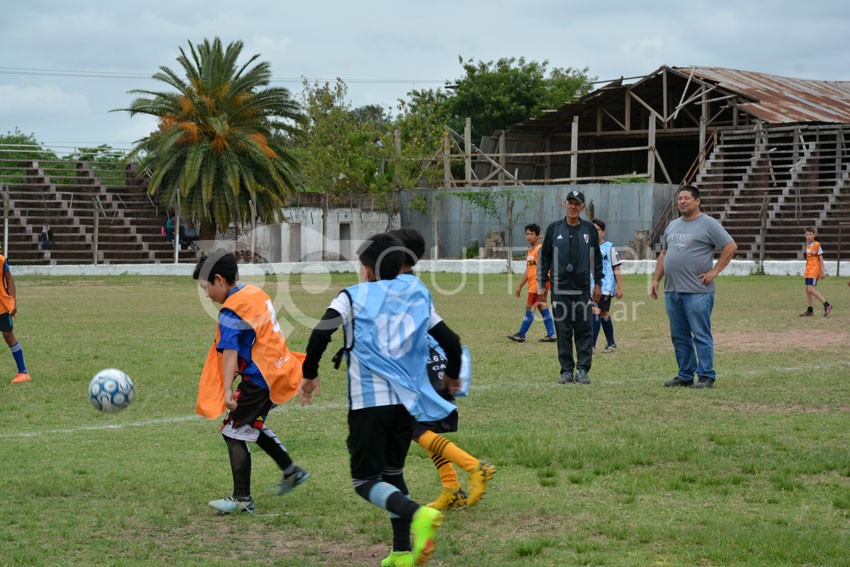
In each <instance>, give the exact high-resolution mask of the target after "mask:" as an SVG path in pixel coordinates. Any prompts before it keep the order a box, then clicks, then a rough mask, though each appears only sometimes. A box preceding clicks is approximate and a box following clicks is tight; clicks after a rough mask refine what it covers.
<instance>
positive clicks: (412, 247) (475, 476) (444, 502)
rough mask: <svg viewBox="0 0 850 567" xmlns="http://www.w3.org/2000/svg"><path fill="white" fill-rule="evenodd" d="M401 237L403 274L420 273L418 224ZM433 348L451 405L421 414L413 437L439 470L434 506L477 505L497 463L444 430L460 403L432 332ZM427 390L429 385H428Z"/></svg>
mask: <svg viewBox="0 0 850 567" xmlns="http://www.w3.org/2000/svg"><path fill="white" fill-rule="evenodd" d="M390 234H391V235H393V236H395V237H396V238H398V239H399V240H400V241H401V243H402V245H403V246H404V248H405V249H404V264H403V265H402V269H401V275H399V277H416V276H415V275H414V274H413V267H414V266H415V265H416V263H417V262H418V261H419V258H421V257H422V255H423V254H424V253H425V238H424V237H423V236H422V233H421V232H419V231H418V230H416V229H415V228H401V229H398V230H393V231H392V232H390ZM428 338H429V339H430V341H429V346H430V352H429V355H430V356H429V359H428V378H429V382H430V385H431V389H432V390H433V391H434V392H432V395H433V393H436V394H437V395H439V396H440V397H441V398H442V399H444V400H446V401H447V402H449V405H447V406H444V407H442V408H440V411H438V412H437V414H436V415H435V416H433V417H431V418H428V417H421V418H419V419H417V421H416V425H415V427H414V429H413V440H414V441H416V442H417V443H418V444H419V446H421V447H422V448H423V449H425V450H426V451H427V452H428V455H429V456H430V457H431V460H432V461H433V463H434V466H435V467H437V472H438V473H439V475H440V482H441V484H442V486H443V490H442V492H441V493H440V495H439V496H438V497H437V498H436V500H434V501H433V502H431V503H429V504H428V506H429V507H430V508H434V509H437V510H448V509H457V508H463V507H464V506H467V505H469V506H475V505H476V504H478V502H479V501H480V500H481V497H482V496H484V492H485V491H486V490H487V483H488V482H490V479H491V478H493V475H494V474H496V467H494V466H493V465H491V464H489V463H486V462H484V461H479V460H478V459H476V458H475V457H473V456H472V455H470V454H469V453H467V452H466V451H464V450H463V449H461V448H460V447H458V446H457V445H455V444H454V443H452V442H451V441H449V440H448V439H447V438H446V437H444V436H443V435H440V434H441V433H450V432H453V431H457V422H458V414H457V406H455V397H454V395H453V394H452V393H451V392H450V391H449V390H448V388H446V387H445V385H444V384H443V376H444V375H445V371H446V368H447V365H448V361H447V359H446V357H445V354H444V353H443V352H442V349H441V348H440V347H439V345H438V344H437V343H436V341H434V340H433V339H432V338H431V335H428ZM426 391H427V387H426ZM454 465H457V466H459V467H460V468H462V469H463V470H465V471H466V472H467V473H468V474H469V483H468V488H469V495H468V496H467V493H466V492H464V490H463V489H462V488H461V487H460V481H459V480H458V477H457V472H456V471H455V468H454Z"/></svg>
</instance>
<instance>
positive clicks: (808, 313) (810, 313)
mask: <svg viewBox="0 0 850 567" xmlns="http://www.w3.org/2000/svg"><path fill="white" fill-rule="evenodd" d="M812 315H814V313H812V312H811V311H803V312H802V313H800V317H811V316H812Z"/></svg>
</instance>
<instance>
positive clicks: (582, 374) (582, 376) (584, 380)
mask: <svg viewBox="0 0 850 567" xmlns="http://www.w3.org/2000/svg"><path fill="white" fill-rule="evenodd" d="M576 382H578V383H579V384H590V378H588V377H587V370H584V369H582V368H579V369H577V370H576Z"/></svg>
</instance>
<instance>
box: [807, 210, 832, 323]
mask: <svg viewBox="0 0 850 567" xmlns="http://www.w3.org/2000/svg"><path fill="white" fill-rule="evenodd" d="M804 251H805V253H806V271H805V272H803V277H804V278H805V281H806V301H807V302H808V304H809V306H808V308H807V309H806V310H805V311H803V312H802V313H800V317H811V316H812V315H814V309H813V307H812V298H813V297H814V298H815V299H817V300H818V301H820V302H821V303H823V316H824V317H826V316H827V315H829V314H830V312H832V305H831V304H830V303H829V301H827V300H826V299H824V297H823V295H821V294H820V292H818V290H817V289H815V287H816V286H817V285H818V281H819V280H821V279H823V277H824V275H826V272H824V269H823V248H821V245H820V242H818V241H817V240H815V229H814V227H811V226H807V227H806V246H805V249H804Z"/></svg>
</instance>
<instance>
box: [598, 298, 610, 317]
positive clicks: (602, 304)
mask: <svg viewBox="0 0 850 567" xmlns="http://www.w3.org/2000/svg"><path fill="white" fill-rule="evenodd" d="M612 299H613V297H611V296H610V295H602V296H600V297H599V301H597V302H596V306H597V307H598V308H599V310H600V311H605V312H606V313H607V312H609V311H611V300H612Z"/></svg>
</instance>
